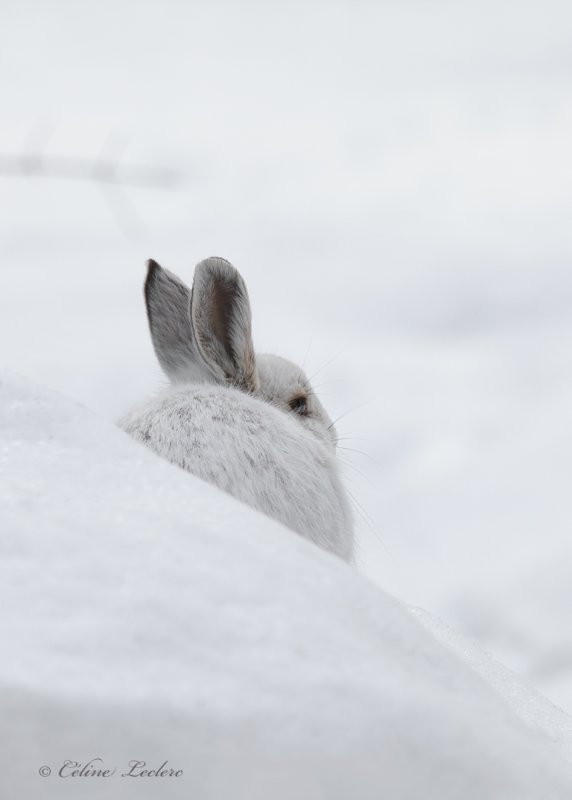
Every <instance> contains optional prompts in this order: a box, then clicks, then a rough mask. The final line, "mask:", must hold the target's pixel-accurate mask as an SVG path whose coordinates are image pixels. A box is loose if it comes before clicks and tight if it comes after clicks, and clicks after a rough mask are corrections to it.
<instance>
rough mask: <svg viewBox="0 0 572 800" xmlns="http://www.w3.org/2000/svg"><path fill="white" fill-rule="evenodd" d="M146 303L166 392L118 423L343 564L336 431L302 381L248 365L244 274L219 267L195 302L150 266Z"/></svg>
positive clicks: (344, 504) (213, 262)
mask: <svg viewBox="0 0 572 800" xmlns="http://www.w3.org/2000/svg"><path fill="white" fill-rule="evenodd" d="M147 266H148V274H147V280H146V282H145V300H146V305H147V315H148V319H149V327H150V330H151V338H152V340H153V345H154V348H155V352H156V354H157V358H158V359H159V362H160V364H161V367H162V368H163V370H164V372H165V373H166V375H167V376H168V377H169V379H170V381H171V386H170V387H169V388H168V389H167V390H166V391H165V392H164V393H162V394H160V395H158V396H156V397H154V398H152V399H150V400H148V401H147V402H145V403H143V405H141V406H139V407H138V408H136V409H135V410H133V411H132V412H131V413H129V414H128V415H127V416H126V417H124V419H123V420H121V422H120V425H121V427H122V428H123V429H124V430H125V431H127V433H129V434H130V435H131V436H133V437H135V438H136V439H138V440H139V441H141V442H143V443H144V444H146V445H147V446H148V447H150V448H151V449H152V450H154V451H155V452H156V453H157V454H158V455H160V456H163V457H164V458H166V459H167V460H168V461H171V462H172V463H173V464H177V465H178V466H180V467H183V469H186V470H188V471H189V472H191V473H193V475H197V476H198V477H199V478H203V479H204V480H206V481H209V482H210V483H214V484H215V485H216V486H218V487H220V488H221V489H223V490H225V491H227V492H229V493H230V494H231V495H233V496H234V497H236V498H238V499H239V500H242V501H243V502H244V503H247V504H248V505H250V506H253V507H254V508H256V509H258V510H259V511H262V512H264V513H265V514H268V516H270V517H273V518H274V519H277V520H278V521H279V522H282V523H283V524H284V525H286V526H287V527H289V528H291V529H292V530H294V531H296V532H297V533H299V534H301V535H302V536H305V537H306V538H307V539H310V540H311V541H313V542H315V543H316V544H317V545H319V546H320V547H323V548H324V549H325V550H329V551H331V552H333V553H336V554H337V555H339V556H341V557H342V558H344V559H346V560H348V561H351V560H352V559H353V549H354V542H353V526H352V518H351V512H350V507H349V503H348V500H347V496H346V493H345V491H344V488H343V486H342V483H341V480H340V476H339V473H338V465H337V462H336V455H335V448H336V433H335V430H334V426H333V424H332V421H331V420H330V418H329V417H328V415H327V413H326V412H325V410H324V408H323V406H322V404H321V403H320V401H319V400H318V398H317V397H316V395H315V394H314V392H313V391H312V389H311V387H310V385H309V382H308V380H307V378H306V376H305V375H304V373H303V372H302V370H301V369H300V368H299V367H297V366H296V365H295V364H292V363H291V362H290V361H287V360H286V359H283V358H280V357H278V356H273V355H258V354H256V355H255V353H254V348H253V345H252V337H251V313H250V303H249V300H248V294H247V291H246V286H245V284H244V281H243V279H242V277H241V276H240V274H239V273H238V272H237V270H236V269H235V268H234V267H233V266H232V264H230V263H229V262H228V261H225V260H224V259H222V258H207V259H205V260H204V261H201V262H200V264H198V265H197V267H196V269H195V277H194V282H193V288H192V291H191V290H189V288H188V287H187V286H185V284H184V283H183V282H182V281H181V280H179V278H177V276H176V275H173V274H172V273H171V272H169V271H168V270H166V269H163V268H162V267H160V266H159V264H157V263H156V262H155V261H149V262H148V265H147Z"/></svg>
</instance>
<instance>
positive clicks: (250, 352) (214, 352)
mask: <svg viewBox="0 0 572 800" xmlns="http://www.w3.org/2000/svg"><path fill="white" fill-rule="evenodd" d="M191 320H192V325H193V332H194V339H195V342H196V345H197V348H198V350H199V351H200V353H201V355H202V357H203V360H204V362H205V364H206V365H207V367H208V368H209V369H210V371H211V373H212V374H213V375H214V376H215V378H216V379H217V381H218V382H222V383H226V384H227V385H230V386H235V387H236V388H238V389H241V390H243V391H245V392H254V391H255V390H256V388H257V385H258V379H257V372H256V359H255V355H254V347H253V345H252V333H251V313H250V301H249V299H248V292H247V291H246V286H245V283H244V281H243V280H242V277H241V276H240V273H239V272H238V270H236V269H235V268H234V267H233V266H232V264H231V263H230V262H229V261H226V260H225V259H224V258H206V259H205V260H204V261H201V262H200V264H197V266H196V269H195V279H194V282H193V292H192V297H191Z"/></svg>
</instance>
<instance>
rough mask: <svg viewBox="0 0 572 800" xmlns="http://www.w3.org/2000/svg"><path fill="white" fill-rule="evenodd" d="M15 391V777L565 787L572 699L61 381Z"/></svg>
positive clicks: (55, 788) (449, 797)
mask: <svg viewBox="0 0 572 800" xmlns="http://www.w3.org/2000/svg"><path fill="white" fill-rule="evenodd" d="M0 407H1V408H2V415H1V417H0V475H1V477H2V483H1V486H2V491H1V492H0V509H1V513H2V517H3V519H4V520H5V522H6V527H5V530H4V535H3V537H2V543H1V549H2V557H1V559H0V587H1V589H0V608H1V609H2V613H1V622H0V624H1V630H2V641H3V642H4V643H5V644H6V647H5V649H4V653H3V658H2V663H1V664H0V706H1V708H2V713H1V714H0V737H1V740H2V742H3V756H4V758H5V760H6V763H7V765H8V770H7V772H6V770H5V771H4V774H3V775H2V778H1V780H0V785H1V786H2V791H3V796H6V797H10V798H11V797H22V796H24V797H40V796H41V797H44V798H46V800H48V799H49V800H51V798H54V800H55V798H60V797H62V796H70V797H72V796H73V797H74V798H77V797H80V796H81V797H82V798H103V797H109V796H110V795H111V796H114V797H121V798H137V797H149V798H151V797H157V796H159V794H160V796H162V797H163V796H165V797H176V798H188V797H197V798H201V800H207V799H209V800H210V798H212V800H218V798H227V797H233V798H238V799H239V800H240V798H244V799H245V800H246V799H247V798H248V800H264V798H267V797H273V798H277V799H278V800H281V798H284V800H286V799H288V800H290V799H291V798H294V797H303V798H308V799H310V798H312V799H314V798H315V799H316V800H322V799H323V800H338V798H339V800H346V798H348V797H352V798H356V800H357V799H358V798H359V800H370V798H371V800H374V798H375V799H376V798H378V797H380V795H382V796H390V797H392V798H395V800H413V798H419V797H428V798H429V797H431V798H435V800H437V798H439V800H457V798H459V797H463V798H467V800H482V799H483V798H497V797H498V798H502V800H544V798H546V797H550V798H551V800H567V798H569V797H570V794H571V792H572V769H571V765H570V762H571V761H572V718H571V717H569V716H567V715H566V714H564V713H563V712H562V711H560V710H559V709H557V708H556V707H555V706H553V705H552V704H550V703H549V702H548V701H547V700H545V699H544V698H542V697H541V696H539V695H537V694H536V693H535V692H534V691H533V690H530V689H528V688H527V687H526V686H524V685H522V684H521V683H520V682H519V680H518V679H517V678H515V677H514V676H513V675H510V674H509V673H508V672H507V671H506V670H504V669H503V668H502V667H500V666H499V665H496V664H494V662H492V661H491V660H490V659H489V658H487V657H486V656H484V654H482V653H480V652H478V651H477V650H475V648H473V647H471V646H470V645H467V644H466V643H464V642H463V641H461V640H459V639H458V638H457V637H456V636H455V635H454V634H452V633H451V632H450V631H448V630H446V629H445V628H444V627H443V626H442V625H440V624H439V623H437V622H436V621H435V620H434V619H432V618H431V617H430V616H428V615H427V614H426V613H423V614H420V613H419V612H416V613H414V614H412V613H411V611H409V610H408V609H407V608H406V607H404V606H403V605H401V604H400V603H399V602H398V601H396V600H395V599H393V598H392V597H391V596H389V595H387V594H386V593H384V592H382V591H380V590H379V589H378V588H377V587H375V586H374V585H373V584H371V582H369V581H367V580H365V579H364V578H362V577H360V576H359V575H357V573H356V572H355V570H354V569H352V568H351V567H349V566H347V565H346V564H344V563H343V562H342V561H341V560H339V559H338V558H335V557H333V556H330V555H328V554H326V553H324V552H322V551H321V550H319V549H318V548H316V547H315V546H314V545H311V544H310V543H308V542H305V541H304V540H303V539H302V538H301V537H299V536H297V535H295V534H293V533H292V532H291V531H289V530H286V529H285V528H282V527H281V526H280V525H278V524H277V523H274V522H272V521H271V520H269V519H267V518H266V517H264V516H263V515H261V514H258V513H256V512H254V511H252V510H251V509H249V508H247V507H246V506H243V505H241V504H239V503H238V502H237V501H235V500H233V499H232V498H231V497H229V496H228V495H225V494H223V493H222V492H220V491H219V490H218V489H215V488H214V487H211V486H209V485H208V484H205V483H203V482H202V481H200V480H198V479H197V478H194V477H192V476H190V475H188V474H186V473H184V472H183V471H181V470H179V469H177V468H175V467H173V466H171V465H170V464H167V463H166V462H164V461H161V460H160V459H158V458H156V457H155V456H154V455H153V454H152V453H150V452H149V451H148V450H146V449H145V448H143V447H142V446H141V445H139V444H137V443H135V442H133V441H132V440H131V439H129V438H128V437H127V435H126V434H124V433H123V432H122V431H120V430H117V429H116V428H115V427H114V426H112V425H111V424H110V423H109V422H107V421H104V420H101V419H98V418H97V417H95V416H94V415H92V414H91V412H89V411H88V410H86V409H84V408H82V407H81V406H78V405H77V404H74V403H73V402H71V401H69V400H68V399H67V398H64V397H60V396H58V395H56V394H53V393H51V392H49V391H47V390H45V389H43V388H42V387H38V386H35V385H33V384H30V383H29V382H28V381H26V380H23V379H21V378H20V377H19V376H14V375H12V374H10V373H7V372H3V373H0ZM419 623H422V624H419ZM423 626H425V627H426V628H428V631H427V630H424V629H423ZM432 634H433V635H432ZM435 635H436V636H437V638H438V639H440V640H441V641H442V642H443V643H444V645H445V646H443V644H440V643H439V642H438V641H436V639H435V638H434V637H435ZM483 678H484V680H483ZM93 760H95V761H93ZM567 760H568V762H569V763H566V762H567ZM164 761H167V762H168V764H167V765H166V767H167V768H169V769H173V770H174V771H175V772H176V773H178V775H176V776H171V777H167V776H163V777H162V778H157V777H143V776H142V775H141V770H142V769H143V768H144V767H145V766H147V768H149V769H157V768H160V767H161V764H163V763H164ZM69 762H73V764H75V765H76V768H81V767H86V768H87V769H88V770H89V769H90V766H91V767H92V768H95V769H106V770H108V774H107V776H106V777H99V778H96V777H93V776H92V777H88V776H82V777H80V776H75V777H74V774H73V769H74V767H73V764H70V763H69ZM133 762H137V766H135V765H134V763H133ZM143 762H144V763H143ZM78 764H79V767H78ZM50 773H51V774H50Z"/></svg>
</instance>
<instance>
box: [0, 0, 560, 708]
mask: <svg viewBox="0 0 572 800" xmlns="http://www.w3.org/2000/svg"><path fill="white" fill-rule="evenodd" d="M0 11H1V25H0V75H1V78H0V86H1V94H0V99H1V124H0V207H1V208H2V214H1V215H0V243H1V247H2V251H1V252H2V268H1V275H2V281H1V292H0V349H1V356H2V358H1V362H2V365H3V366H9V367H11V368H13V369H15V370H17V371H18V372H19V373H21V374H23V375H26V376H27V377H29V378H31V379H34V380H36V381H40V382H42V383H44V384H47V385H48V386H50V387H53V388H55V389H57V390H60V391H62V392H64V393H66V394H68V395H71V396H72V397H74V398H76V399H77V400H78V401H80V402H81V403H84V404H85V405H87V406H89V407H90V408H91V409H93V410H94V411H96V412H97V413H98V414H100V415H102V416H104V417H107V418H109V419H111V420H114V419H116V418H117V417H119V416H120V415H121V414H122V413H123V412H125V411H126V410H127V409H128V408H129V407H130V405H131V404H133V403H134V402H137V401H138V400H139V399H141V398H142V397H144V396H145V395H146V394H148V393H150V392H153V391H155V390H156V389H157V388H158V387H160V386H161V385H162V383H163V377H162V375H161V374H160V371H159V368H158V366H157V364H156V362H155V358H154V354H153V351H152V348H151V344H150V340H149V336H148V333H147V324H146V318H145V312H144V306H143V298H142V281H143V279H144V274H145V270H144V261H145V259H147V258H149V257H153V258H155V259H157V260H158V261H159V262H160V263H162V264H163V265H165V266H167V267H169V268H171V269H172V270H173V271H175V272H177V273H178V274H179V275H180V276H181V277H183V278H184V279H186V280H187V281H189V282H190V281H191V280H192V273H193V268H194V264H195V263H196V262H197V261H199V260H200V259H202V258H204V257H206V256H209V255H221V256H224V257H226V258H228V259H229V260H231V261H232V262H233V263H234V264H235V265H236V266H237V267H238V268H239V269H240V270H241V272H242V273H243V275H244V277H245V279H246V281H247V285H248V287H249V291H250V296H251V302H252V306H253V312H254V335H255V343H256V346H257V349H258V350H260V351H266V350H267V351H272V352H276V353H279V354H282V355H284V356H287V357H290V358H292V359H293V360H296V361H299V362H300V363H302V362H303V363H304V366H305V368H306V371H307V372H308V374H309V375H310V376H315V377H314V384H315V386H316V387H317V390H318V392H319V393H320V394H321V395H322V397H323V401H324V403H325V404H326V406H327V408H328V410H329V411H330V413H331V415H332V416H333V417H338V416H340V420H339V422H338V430H339V433H340V437H341V442H340V445H341V449H340V457H341V459H342V460H343V462H344V470H345V474H346V477H347V482H348V486H349V488H350V491H351V493H352V496H353V499H354V503H355V506H356V521H357V526H358V536H359V568H360V570H361V571H362V572H363V573H365V574H366V575H367V576H369V577H370V578H371V579H372V580H373V581H375V582H376V583H378V584H379V585H380V586H381V587H382V588H384V589H386V590H388V591H390V592H392V593H394V594H395V595H397V596H398V597H399V598H401V599H402V600H404V601H406V602H408V603H411V604H415V605H420V606H423V607H425V608H426V609H428V610H429V611H431V612H433V613H434V614H437V615H438V616H440V617H441V618H442V619H443V620H445V621H446V622H447V623H449V624H451V625H452V626H454V627H456V628H457V629H459V630H460V631H462V632H463V633H465V634H466V635H468V636H469V637H471V638H474V639H476V640H477V641H478V642H479V643H480V644H481V645H482V646H483V647H484V648H485V649H487V650H488V651H490V652H491V653H492V654H493V655H495V656H496V657H498V658H499V659H500V660H502V661H504V662H505V663H506V664H507V665H509V666H510V667H512V668H513V669H515V670H516V671H517V672H518V673H519V674H521V675H523V676H524V677H525V679H527V680H528V681H529V682H531V683H533V684H534V685H536V686H537V687H539V689H540V690H541V691H543V692H544V693H545V694H546V695H548V696H549V697H550V698H551V699H552V700H553V701H554V702H556V703H557V704H559V705H560V706H562V707H563V708H566V709H567V710H568V711H569V712H572V624H571V612H572V580H571V576H572V536H571V526H572V498H571V492H570V488H569V484H570V476H571V474H572V456H571V451H572V422H571V409H572V315H571V311H572V270H571V266H572V234H571V224H570V222H571V219H572V154H571V142H572V6H570V4H569V3H568V2H559V0H544V2H543V3H540V2H534V3H531V2H527V1H526V0H525V1H524V2H518V3H517V2H516V0H507V1H504V0H500V2H499V0H496V2H489V0H481V2H479V3H478V4H477V3H463V2H447V1H446V0H424V1H423V2H421V0H400V1H399V2H398V1H397V0H379V1H378V2H373V1H371V2H368V1H367V0H352V2H349V0H348V1H347V2H341V1H340V2H329V3H325V2H324V3H321V2H305V3H298V2H290V3H288V4H285V3H281V4H278V3H262V2H259V3H257V2H237V3H233V4H231V3H222V2H216V0H215V2H208V3H206V2H204V3H197V2H175V1H174V0H163V1H162V2H160V3H159V2H149V1H148V0H140V2H137V3H136V2H134V0H128V1H126V2H118V0H114V1H113V2H109V1H108V0H100V2H99V3H98V4H97V5H95V4H78V3H74V2H71V0H70V1H69V2H66V0H51V2H49V3H41V2H39V0H36V2H31V0H21V2H18V3H8V2H7V0H0Z"/></svg>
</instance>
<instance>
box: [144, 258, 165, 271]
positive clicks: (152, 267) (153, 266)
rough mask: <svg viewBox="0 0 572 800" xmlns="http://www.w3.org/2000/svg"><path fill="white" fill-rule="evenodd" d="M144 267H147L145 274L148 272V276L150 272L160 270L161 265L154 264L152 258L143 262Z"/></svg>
mask: <svg viewBox="0 0 572 800" xmlns="http://www.w3.org/2000/svg"><path fill="white" fill-rule="evenodd" d="M145 266H146V267H147V272H148V273H149V274H150V273H151V272H155V270H157V269H161V265H160V264H157V262H156V261H154V260H153V259H152V258H149V259H148V260H147V261H146V262H145Z"/></svg>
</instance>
